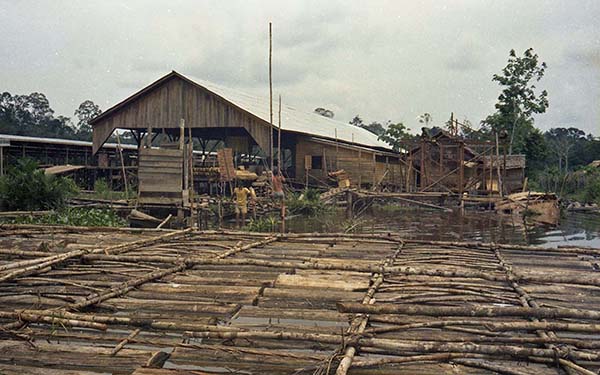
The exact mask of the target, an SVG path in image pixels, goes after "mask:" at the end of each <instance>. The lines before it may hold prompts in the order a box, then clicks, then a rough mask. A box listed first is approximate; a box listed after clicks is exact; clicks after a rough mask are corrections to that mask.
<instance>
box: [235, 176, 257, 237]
mask: <svg viewBox="0 0 600 375" xmlns="http://www.w3.org/2000/svg"><path fill="white" fill-rule="evenodd" d="M253 193H254V189H252V188H250V189H248V188H247V187H245V186H244V185H243V184H240V185H238V186H236V188H235V189H233V194H234V195H235V224H236V226H237V227H238V228H241V227H242V226H244V225H245V224H246V214H247V213H248V195H250V196H251V199H254V197H255V196H256V194H253ZM240 215H241V221H240Z"/></svg>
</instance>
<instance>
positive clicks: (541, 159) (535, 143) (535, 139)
mask: <svg viewBox="0 0 600 375" xmlns="http://www.w3.org/2000/svg"><path fill="white" fill-rule="evenodd" d="M523 151H524V152H523V153H524V154H525V161H526V163H527V170H528V174H529V175H530V176H534V175H535V174H536V172H537V171H539V170H541V169H543V168H544V166H545V165H546V164H547V161H546V158H547V157H548V144H547V142H546V139H545V138H544V134H542V132H541V131H540V130H539V129H535V128H534V129H533V131H531V132H529V134H528V135H527V138H526V139H525V147H524V150H523Z"/></svg>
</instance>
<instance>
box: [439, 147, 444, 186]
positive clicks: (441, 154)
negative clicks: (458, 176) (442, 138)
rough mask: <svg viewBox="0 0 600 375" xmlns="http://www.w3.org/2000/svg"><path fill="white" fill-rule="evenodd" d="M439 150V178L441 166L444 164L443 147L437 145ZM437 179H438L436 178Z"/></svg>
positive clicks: (441, 171) (441, 170)
mask: <svg viewBox="0 0 600 375" xmlns="http://www.w3.org/2000/svg"><path fill="white" fill-rule="evenodd" d="M439 149H440V167H439V168H438V170H439V173H440V176H441V175H442V173H443V168H442V166H443V164H444V145H443V144H441V143H440V144H439ZM438 178H439V177H438Z"/></svg>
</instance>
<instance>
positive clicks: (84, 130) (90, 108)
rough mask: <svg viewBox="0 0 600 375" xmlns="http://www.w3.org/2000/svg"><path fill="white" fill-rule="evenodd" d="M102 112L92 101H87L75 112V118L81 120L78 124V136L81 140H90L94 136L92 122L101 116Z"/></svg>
mask: <svg viewBox="0 0 600 375" xmlns="http://www.w3.org/2000/svg"><path fill="white" fill-rule="evenodd" d="M101 113H102V110H101V109H100V107H99V106H98V105H97V104H95V103H94V102H93V101H91V100H86V101H84V102H83V103H81V104H80V105H79V108H77V109H76V110H75V116H76V117H77V118H78V119H79V121H78V122H77V135H78V137H80V138H81V139H90V138H91V135H92V126H91V125H90V120H91V119H93V118H94V117H96V116H98V115H100V114H101Z"/></svg>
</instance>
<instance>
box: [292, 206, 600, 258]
mask: <svg viewBox="0 0 600 375" xmlns="http://www.w3.org/2000/svg"><path fill="white" fill-rule="evenodd" d="M287 228H288V230H289V231H293V232H343V231H345V230H348V229H350V230H352V231H353V232H355V233H357V232H363V233H386V232H399V233H402V234H404V235H405V236H406V237H409V238H417V239H426V240H444V241H484V242H499V243H513V244H527V245H544V246H548V247H556V246H589V247H595V248H600V215H598V214H590V213H566V214H565V215H563V217H561V219H560V221H559V223H558V224H557V225H553V226H550V225H525V224H524V223H523V222H522V221H521V220H519V219H515V218H512V217H510V216H504V215H498V214H496V213H494V212H489V211H475V210H466V211H465V212H464V214H463V213H461V212H460V210H454V211H453V212H442V211H436V210H430V209H424V208H412V207H405V206H397V207H395V206H385V207H372V208H371V209H369V210H368V211H366V212H365V213H364V214H362V215H361V216H360V218H359V219H358V220H353V221H349V220H347V219H346V218H345V215H344V212H343V211H336V212H334V213H331V214H328V215H322V216H319V217H314V218H307V217H302V216H298V217H294V218H291V219H290V221H289V223H288V224H287Z"/></svg>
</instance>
